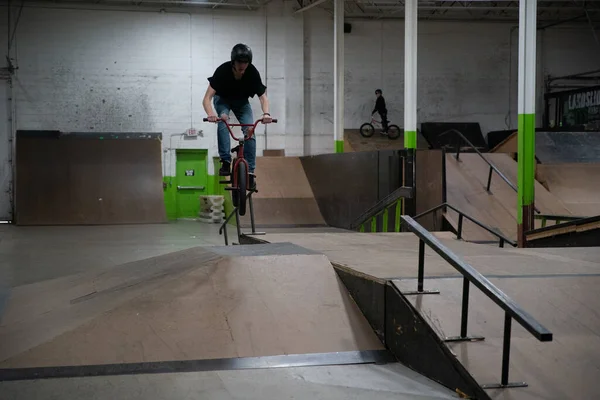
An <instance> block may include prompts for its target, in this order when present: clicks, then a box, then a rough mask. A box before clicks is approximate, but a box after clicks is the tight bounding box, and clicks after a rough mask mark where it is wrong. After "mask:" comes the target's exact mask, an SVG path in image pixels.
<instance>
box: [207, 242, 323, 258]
mask: <svg viewBox="0 0 600 400" xmlns="http://www.w3.org/2000/svg"><path fill="white" fill-rule="evenodd" d="M206 249H207V250H210V251H212V252H213V253H216V254H219V255H222V256H240V257H241V256H243V257H256V256H289V255H314V254H322V253H319V252H317V251H314V250H310V249H307V248H305V247H302V246H298V245H297V244H294V243H291V242H281V243H264V244H242V245H239V246H210V247H206Z"/></svg>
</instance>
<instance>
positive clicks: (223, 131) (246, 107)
mask: <svg viewBox="0 0 600 400" xmlns="http://www.w3.org/2000/svg"><path fill="white" fill-rule="evenodd" d="M214 105H215V110H216V111H217V116H218V117H220V116H221V115H222V114H226V115H227V116H229V112H230V111H233V113H234V114H235V117H236V118H237V119H238V121H240V124H252V123H254V118H253V116H252V107H250V103H249V102H248V100H242V101H233V102H227V101H225V100H224V99H222V98H220V97H219V96H214ZM236 128H237V129H236ZM231 129H232V130H233V134H234V135H235V136H236V137H239V135H240V132H239V128H238V127H232V128H231ZM242 132H243V133H244V135H246V134H247V132H248V127H247V126H244V127H242ZM217 141H218V143H219V157H220V158H221V160H222V161H228V162H231V137H230V136H229V130H228V129H227V126H226V125H225V124H224V123H223V122H219V123H218V128H217ZM244 158H245V159H246V161H247V162H248V169H249V171H248V172H254V168H255V167H256V140H255V137H254V135H252V138H251V139H250V140H245V141H244Z"/></svg>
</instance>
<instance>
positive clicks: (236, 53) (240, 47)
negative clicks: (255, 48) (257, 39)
mask: <svg viewBox="0 0 600 400" xmlns="http://www.w3.org/2000/svg"><path fill="white" fill-rule="evenodd" d="M234 61H241V62H247V63H250V64H252V50H250V47H248V46H246V45H245V44H242V43H238V44H236V45H235V46H233V49H231V62H234Z"/></svg>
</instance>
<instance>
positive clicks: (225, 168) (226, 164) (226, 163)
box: [219, 160, 231, 176]
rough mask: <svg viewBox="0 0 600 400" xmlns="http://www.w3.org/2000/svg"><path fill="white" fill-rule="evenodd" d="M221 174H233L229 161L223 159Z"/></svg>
mask: <svg viewBox="0 0 600 400" xmlns="http://www.w3.org/2000/svg"><path fill="white" fill-rule="evenodd" d="M219 175H220V176H229V175H231V163H230V162H229V161H224V160H221V169H220V170H219Z"/></svg>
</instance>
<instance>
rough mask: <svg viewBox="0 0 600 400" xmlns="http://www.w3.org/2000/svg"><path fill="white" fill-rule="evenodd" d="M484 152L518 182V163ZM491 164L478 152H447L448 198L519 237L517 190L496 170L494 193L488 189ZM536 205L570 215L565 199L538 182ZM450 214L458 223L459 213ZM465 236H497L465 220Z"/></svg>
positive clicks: (456, 224) (478, 238)
mask: <svg viewBox="0 0 600 400" xmlns="http://www.w3.org/2000/svg"><path fill="white" fill-rule="evenodd" d="M484 156H485V157H486V158H487V159H488V160H489V161H490V162H491V163H492V164H494V165H495V166H496V167H497V168H498V169H499V170H500V171H501V172H502V173H503V174H504V175H505V176H506V177H507V178H508V179H509V180H510V181H511V182H512V183H513V184H514V185H515V186H516V185H517V163H516V162H515V161H514V160H513V159H511V158H510V157H509V156H508V155H507V154H490V153H486V154H484ZM488 175H489V166H488V164H487V163H486V162H485V161H484V160H482V159H481V157H479V155H478V154H473V153H469V154H461V155H460V158H459V161H457V160H456V158H455V157H454V155H452V154H447V155H446V179H447V184H446V186H447V201H448V203H449V204H451V205H453V206H455V207H457V208H458V209H459V210H461V211H463V212H464V213H466V214H467V215H469V216H471V217H473V218H475V219H477V220H479V221H480V222H482V223H483V224H485V225H488V226H490V227H492V228H495V229H497V230H499V231H500V232H502V233H503V234H504V235H505V236H507V237H508V238H510V239H513V240H516V238H517V201H518V199H517V193H516V192H515V191H514V190H513V189H512V188H511V187H510V186H509V185H508V184H507V183H506V182H504V180H502V178H500V176H499V175H498V174H496V173H495V172H494V173H493V175H492V184H491V186H490V191H491V193H488V192H487V191H486V186H487V179H488ZM535 205H536V207H537V208H538V209H539V210H540V211H541V212H542V213H543V214H560V215H570V214H571V213H570V212H569V210H568V209H567V208H566V206H565V205H564V204H563V203H562V201H561V200H560V199H559V198H558V197H556V196H554V195H553V194H552V193H550V192H548V191H547V190H546V188H544V187H543V186H542V185H541V184H540V183H539V182H535ZM447 217H448V219H449V220H450V222H451V223H452V224H453V225H454V226H455V227H457V226H458V214H457V213H456V212H454V211H451V210H449V211H448V213H447ZM463 236H464V238H465V239H467V240H473V241H479V240H497V238H495V237H494V236H493V235H491V234H490V233H488V232H486V231H485V230H483V229H482V228H480V227H478V226H476V225H475V224H472V223H470V222H469V221H466V220H465V221H464V222H463Z"/></svg>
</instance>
